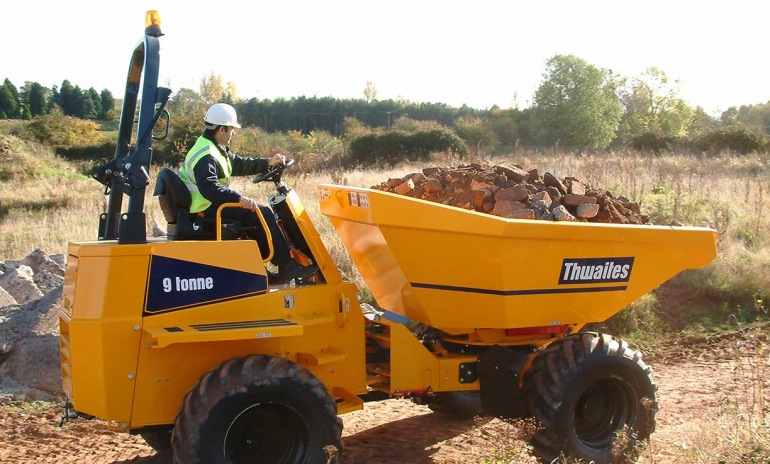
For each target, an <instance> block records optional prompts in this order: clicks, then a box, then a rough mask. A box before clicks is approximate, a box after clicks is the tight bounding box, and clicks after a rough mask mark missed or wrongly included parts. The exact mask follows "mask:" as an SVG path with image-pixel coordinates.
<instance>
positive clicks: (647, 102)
mask: <svg viewBox="0 0 770 464" xmlns="http://www.w3.org/2000/svg"><path fill="white" fill-rule="evenodd" d="M624 84H625V85H623V86H622V87H623V88H622V90H621V91H620V100H621V103H622V105H623V110H624V111H623V117H622V118H621V122H620V128H619V130H618V139H619V140H620V141H621V142H624V143H625V142H628V141H629V140H631V139H633V138H634V137H638V136H640V135H642V134H645V133H652V134H655V135H658V136H666V135H673V136H681V135H685V134H686V133H687V128H688V127H689V125H690V123H691V122H692V118H693V116H694V110H693V109H692V108H691V107H690V106H689V105H688V104H687V103H685V101H684V100H682V99H681V98H679V97H678V94H679V89H678V82H677V81H671V80H670V79H669V77H668V76H667V75H666V73H665V72H663V71H661V70H660V69H658V68H656V67H654V66H652V67H649V68H647V69H646V70H645V71H644V73H642V75H641V76H640V77H638V78H634V79H631V80H630V81H629V82H628V83H624Z"/></svg>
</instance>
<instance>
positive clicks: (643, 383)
mask: <svg viewBox="0 0 770 464" xmlns="http://www.w3.org/2000/svg"><path fill="white" fill-rule="evenodd" d="M651 372H652V370H651V369H650V368H649V367H648V366H646V365H645V364H644V362H642V359H641V354H640V353H639V352H638V351H634V350H632V349H630V348H629V347H628V344H626V342H624V341H621V340H618V339H616V338H615V337H612V336H610V335H603V334H596V333H580V334H575V335H571V336H568V337H566V338H564V339H561V340H558V341H555V342H553V343H552V344H551V345H549V346H548V347H547V348H546V349H545V350H544V351H543V352H541V353H540V354H538V355H537V357H536V358H535V360H534V362H533V364H532V367H531V369H530V370H529V371H528V372H527V374H526V376H525V379H524V386H525V390H526V393H527V397H528V400H529V406H530V410H531V412H532V415H533V416H534V417H535V418H536V419H537V420H538V421H539V422H540V424H541V425H542V428H541V429H540V430H538V431H537V432H536V433H535V436H534V437H533V439H532V444H533V447H534V450H535V452H536V453H537V454H538V455H539V456H540V457H541V458H543V460H544V461H548V462H550V461H552V460H553V459H556V458H558V457H560V456H562V455H563V456H565V457H567V458H569V459H573V460H574V459H580V460H583V461H585V462H590V461H593V462H595V463H597V464H599V463H623V462H628V461H633V460H635V459H636V457H637V456H638V455H639V453H640V452H641V451H642V449H643V447H644V444H645V442H646V441H647V440H648V439H649V437H650V434H651V433H652V432H653V431H654V430H655V413H656V412H657V410H658V403H657V398H656V386H655V383H654V382H653V380H652V375H651Z"/></svg>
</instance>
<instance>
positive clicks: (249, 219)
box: [179, 103, 318, 283]
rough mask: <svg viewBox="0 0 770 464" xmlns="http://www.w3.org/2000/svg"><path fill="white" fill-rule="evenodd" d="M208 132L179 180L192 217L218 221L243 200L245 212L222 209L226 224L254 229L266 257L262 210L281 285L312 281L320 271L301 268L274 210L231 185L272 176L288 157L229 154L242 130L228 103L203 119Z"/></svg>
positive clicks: (209, 110) (183, 165)
mask: <svg viewBox="0 0 770 464" xmlns="http://www.w3.org/2000/svg"><path fill="white" fill-rule="evenodd" d="M203 122H204V123H205V127H206V129H205V130H204V131H203V135H201V136H200V137H198V140H197V141H196V142H195V145H193V147H192V148H191V149H190V151H189V152H188V153H187V156H186V157H185V159H184V163H183V164H182V166H181V167H180V168H179V177H180V178H181V179H182V181H183V182H184V184H185V185H186V186H187V188H188V189H189V190H190V196H191V197H192V203H191V204H190V214H202V215H203V217H206V218H216V214H217V209H218V208H219V206H221V205H222V204H223V203H231V202H232V203H235V202H238V203H240V204H241V206H243V209H241V208H225V209H223V210H222V219H223V220H232V221H238V222H240V223H241V224H243V225H244V226H245V227H249V228H252V229H253V230H254V239H255V240H256V241H257V244H258V245H259V249H260V252H261V253H262V256H263V258H264V257H266V256H267V255H268V253H269V248H268V244H267V236H266V234H265V231H264V229H263V228H262V223H261V222H260V220H259V218H258V217H257V214H256V212H255V210H256V209H257V208H259V209H260V211H261V212H262V216H263V217H264V218H265V222H266V223H267V226H268V228H269V229H270V235H271V236H272V239H273V259H272V260H271V262H272V263H273V264H274V265H276V266H277V267H278V276H277V278H278V282H279V283H286V282H290V281H291V280H292V279H297V278H307V277H310V276H312V275H313V274H315V273H316V272H317V271H318V266H316V265H311V266H302V265H300V264H298V263H297V262H296V261H294V259H292V257H291V254H290V253H289V245H288V244H287V243H286V238H285V237H284V235H283V233H282V232H281V230H280V228H279V227H278V224H277V223H276V221H275V215H274V214H273V211H272V210H271V209H270V207H269V206H265V205H260V204H258V203H257V202H256V201H254V199H253V198H249V197H247V196H246V195H242V194H241V193H240V192H237V191H235V190H232V189H230V188H229V187H228V185H229V184H230V178H231V177H232V176H246V175H253V174H262V173H265V172H267V170H268V169H269V168H270V167H271V166H275V165H276V164H283V163H284V162H285V161H286V158H285V157H284V156H283V155H281V154H276V155H274V156H273V157H272V158H269V159H268V158H246V157H242V156H238V155H236V154H234V153H232V152H231V151H230V147H228V144H229V143H230V140H231V139H232V137H233V134H234V133H235V129H238V128H240V127H241V126H240V125H239V124H238V118H237V115H236V113H235V108H233V107H232V106H230V105H228V104H226V103H217V104H215V105H213V106H212V107H211V108H209V109H208V111H207V112H206V116H205V117H204V118H203Z"/></svg>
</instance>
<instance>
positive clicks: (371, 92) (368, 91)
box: [364, 81, 377, 103]
mask: <svg viewBox="0 0 770 464" xmlns="http://www.w3.org/2000/svg"><path fill="white" fill-rule="evenodd" d="M364 99H365V100H366V103H371V102H373V101H374V100H377V87H375V86H374V82H372V81H366V87H364Z"/></svg>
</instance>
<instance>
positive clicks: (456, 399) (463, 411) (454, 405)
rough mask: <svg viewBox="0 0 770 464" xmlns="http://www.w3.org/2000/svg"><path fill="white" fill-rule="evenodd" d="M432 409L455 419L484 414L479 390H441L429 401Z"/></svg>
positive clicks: (470, 417) (471, 417)
mask: <svg viewBox="0 0 770 464" xmlns="http://www.w3.org/2000/svg"><path fill="white" fill-rule="evenodd" d="M428 407H429V408H430V410H431V411H433V412H435V413H438V414H443V415H445V416H448V417H452V418H454V419H473V418H474V417H476V416H483V415H484V408H483V407H482V406H481V394H480V393H479V392H477V391H459V392H440V393H436V395H435V397H434V398H433V399H432V400H431V401H430V403H428Z"/></svg>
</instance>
